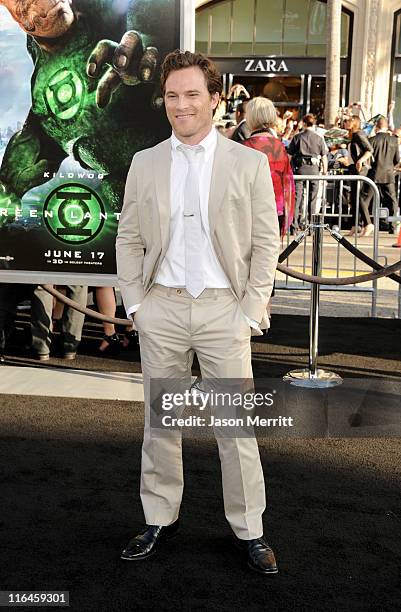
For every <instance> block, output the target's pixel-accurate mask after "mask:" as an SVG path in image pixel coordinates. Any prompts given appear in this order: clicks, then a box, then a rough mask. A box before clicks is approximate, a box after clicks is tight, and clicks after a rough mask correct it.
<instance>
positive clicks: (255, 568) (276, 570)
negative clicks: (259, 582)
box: [247, 561, 278, 576]
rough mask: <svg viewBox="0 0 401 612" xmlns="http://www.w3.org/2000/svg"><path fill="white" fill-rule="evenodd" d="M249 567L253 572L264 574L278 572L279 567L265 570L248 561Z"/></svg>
mask: <svg viewBox="0 0 401 612" xmlns="http://www.w3.org/2000/svg"><path fill="white" fill-rule="evenodd" d="M247 565H248V567H249V569H251V570H252V571H253V572H257V573H258V574H262V575H263V576H268V575H269V574H278V568H276V569H274V570H268V571H263V570H261V569H258V568H257V567H254V566H253V565H251V564H250V563H249V561H248V563H247Z"/></svg>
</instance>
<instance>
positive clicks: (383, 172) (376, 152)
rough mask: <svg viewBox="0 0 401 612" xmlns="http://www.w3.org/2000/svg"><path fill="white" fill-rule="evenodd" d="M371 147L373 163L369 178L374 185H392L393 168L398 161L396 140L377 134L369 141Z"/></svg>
mask: <svg viewBox="0 0 401 612" xmlns="http://www.w3.org/2000/svg"><path fill="white" fill-rule="evenodd" d="M370 143H371V145H372V147H373V162H372V167H371V169H370V171H369V177H370V178H371V179H372V180H374V181H375V182H376V183H393V182H394V166H396V165H397V164H398V163H399V161H400V154H399V149H398V138H397V137H396V136H392V135H391V134H387V132H379V133H378V134H376V136H373V138H371V139H370Z"/></svg>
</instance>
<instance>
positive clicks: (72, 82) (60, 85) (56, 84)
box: [46, 68, 84, 120]
mask: <svg viewBox="0 0 401 612" xmlns="http://www.w3.org/2000/svg"><path fill="white" fill-rule="evenodd" d="M83 89H84V88H83V84H82V81H81V79H80V77H79V76H78V74H77V73H76V72H74V71H72V70H68V69H67V68H62V69H61V70H59V71H58V72H56V74H54V75H53V76H52V78H51V79H50V81H49V82H48V84H47V88H46V102H47V106H48V108H49V110H50V112H51V113H52V114H53V115H54V116H55V117H57V118H58V119H64V120H68V119H72V118H73V117H75V115H76V114H77V113H78V111H79V109H80V108H81V106H82V103H83V99H84V96H83Z"/></svg>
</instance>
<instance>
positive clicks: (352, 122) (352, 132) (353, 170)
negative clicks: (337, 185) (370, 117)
mask: <svg viewBox="0 0 401 612" xmlns="http://www.w3.org/2000/svg"><path fill="white" fill-rule="evenodd" d="M344 129H346V130H348V134H349V138H350V141H351V142H350V145H349V151H350V154H351V158H352V163H351V165H349V166H348V173H349V174H354V175H355V174H357V175H359V176H367V174H368V171H369V165H370V164H369V160H370V158H371V157H372V151H373V148H372V145H371V144H370V142H369V139H368V137H367V136H366V134H365V132H364V131H363V130H361V120H360V118H359V117H358V116H357V115H352V117H347V118H346V119H345V121H344ZM358 191H359V193H364V192H363V186H362V185H361V186H360V189H359V190H358V182H357V181H351V215H352V219H353V220H354V221H355V219H356V209H357V199H358ZM365 200H366V198H360V199H359V202H360V204H359V219H357V220H356V221H355V223H356V225H353V226H352V228H351V230H350V232H349V234H348V235H349V236H353V235H354V234H355V232H358V231H359V229H358V226H359V224H361V225H362V231H361V234H360V235H361V236H370V235H371V234H372V233H373V231H374V225H373V223H372V222H371V220H370V215H369V205H368V204H366V202H365Z"/></svg>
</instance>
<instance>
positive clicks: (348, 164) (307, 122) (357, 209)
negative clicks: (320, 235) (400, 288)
mask: <svg viewBox="0 0 401 612" xmlns="http://www.w3.org/2000/svg"><path fill="white" fill-rule="evenodd" d="M233 100H234V101H233ZM230 104H231V106H230ZM255 104H256V106H257V107H258V108H261V107H262V106H263V105H265V106H266V105H268V104H269V105H270V111H271V112H270V111H269V113H267V114H266V116H265V117H264V118H262V120H260V118H259V119H258V121H257V122H256V123H255V122H254V117H253V116H252V117H251V116H250V115H251V114H252V115H254V108H255ZM230 108H231V109H232V110H231V112H225V114H223V115H222V114H221V113H222V111H227V109H230ZM393 110H394V103H393V102H392V103H391V104H390V106H389V109H388V113H387V116H384V115H377V116H376V117H374V118H373V119H371V120H369V121H367V120H366V113H365V112H364V110H363V107H362V106H361V104H360V103H354V104H352V105H350V106H349V107H347V108H345V109H339V113H338V117H337V120H336V126H335V128H334V130H333V129H331V130H326V129H324V125H322V123H321V122H320V120H319V118H316V117H315V116H314V115H312V114H310V113H308V114H307V115H305V116H304V117H303V118H302V119H301V120H300V121H298V120H297V119H298V118H297V112H298V111H290V110H287V111H285V112H284V113H283V115H282V116H281V114H280V112H279V109H277V108H275V107H274V105H273V103H271V102H270V101H269V100H267V99H266V98H262V97H257V98H252V99H251V97H250V95H249V93H248V92H247V91H246V89H245V87H244V86H242V85H240V84H235V85H234V86H233V88H232V89H231V91H230V93H229V95H228V96H227V99H226V100H224V101H223V107H222V108H221V107H218V109H217V111H218V112H217V117H215V121H216V125H217V128H218V129H219V131H220V133H222V134H223V135H224V136H226V137H227V138H231V139H232V140H235V141H236V142H240V143H242V144H244V145H246V146H254V148H258V149H259V150H264V152H265V153H266V155H267V156H268V158H269V162H270V166H271V168H273V170H272V176H273V182H274V185H275V191H276V199H277V202H278V214H279V216H281V215H282V205H281V202H282V198H283V194H286V195H285V199H286V202H287V208H286V209H285V210H286V212H287V222H286V224H285V225H281V228H282V229H283V228H284V230H286V229H290V231H291V233H296V232H297V231H298V230H299V229H303V228H304V227H305V225H306V222H307V219H308V218H309V216H310V214H312V213H314V212H318V210H319V209H318V207H317V198H318V194H319V185H320V183H319V182H318V181H309V185H308V190H307V194H308V198H307V200H308V201H307V202H306V198H305V197H304V194H305V183H304V181H297V182H296V186H295V205H294V207H292V204H291V198H292V196H291V193H290V191H291V189H290V187H289V186H290V185H291V186H292V184H293V180H292V175H293V174H295V175H309V176H310V175H318V174H327V173H329V174H338V173H341V174H344V175H359V176H365V177H366V176H367V177H369V178H371V179H372V180H373V181H374V182H375V183H376V184H377V186H378V188H379V192H380V196H381V206H382V207H384V208H387V209H388V211H389V215H390V216H396V215H397V213H398V208H399V202H398V196H397V192H396V185H395V178H396V175H397V171H398V170H399V163H400V149H401V127H399V128H397V129H396V128H395V125H394V120H393ZM262 141H263V143H264V147H260V146H257V145H256V143H257V142H259V145H260V144H261V143H262ZM267 143H270V146H267ZM279 143H280V144H281V147H280V146H279ZM273 151H274V153H273ZM279 151H280V156H281V166H282V169H281V170H280V169H278V168H277V158H276V156H277V154H278V152H279ZM281 172H285V174H282V173H281ZM289 190H290V191H289ZM372 199H373V191H372V189H371V188H370V187H369V185H368V184H366V183H364V184H363V185H362V186H361V185H360V184H359V185H358V182H356V181H350V198H349V215H350V218H351V219H352V225H351V227H350V230H349V234H348V235H350V236H353V235H355V234H358V235H359V236H370V235H371V234H373V232H374V225H373V222H372V213H373V211H372ZM288 215H290V216H291V221H290V223H288ZM384 226H385V224H384ZM385 229H387V230H388V231H389V233H394V232H395V230H396V227H395V224H394V223H392V222H391V223H388V224H387V227H386V226H385Z"/></svg>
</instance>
